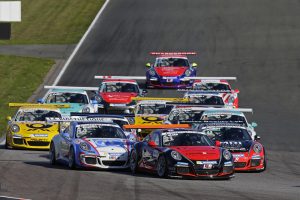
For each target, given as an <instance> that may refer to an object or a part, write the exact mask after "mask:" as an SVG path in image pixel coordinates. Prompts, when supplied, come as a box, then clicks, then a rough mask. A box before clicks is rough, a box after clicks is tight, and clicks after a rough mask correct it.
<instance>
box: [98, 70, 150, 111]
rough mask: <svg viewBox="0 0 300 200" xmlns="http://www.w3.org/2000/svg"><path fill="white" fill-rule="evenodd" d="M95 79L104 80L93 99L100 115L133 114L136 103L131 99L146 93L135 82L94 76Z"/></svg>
mask: <svg viewBox="0 0 300 200" xmlns="http://www.w3.org/2000/svg"><path fill="white" fill-rule="evenodd" d="M95 78H96V79H104V80H103V81H102V82H101V84H100V86H99V90H98V92H97V93H96V95H95V97H94V99H95V100H96V101H97V102H98V111H99V112H100V113H110V114H124V113H126V114H129V113H133V112H134V109H135V105H136V102H135V101H132V100H131V98H132V97H137V96H144V95H145V94H146V93H147V91H146V90H142V89H140V87H139V85H138V83H137V82H136V81H135V80H130V79H126V78H125V79H124V78H122V77H120V78H119V79H114V77H113V76H95Z"/></svg>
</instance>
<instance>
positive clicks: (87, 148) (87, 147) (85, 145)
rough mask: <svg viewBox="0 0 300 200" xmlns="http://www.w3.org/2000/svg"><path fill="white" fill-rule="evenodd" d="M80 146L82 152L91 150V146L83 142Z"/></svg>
mask: <svg viewBox="0 0 300 200" xmlns="http://www.w3.org/2000/svg"><path fill="white" fill-rule="evenodd" d="M79 146H80V148H81V149H82V150H84V151H89V150H90V146H89V145H88V144H87V143H85V142H81V143H80V144H79Z"/></svg>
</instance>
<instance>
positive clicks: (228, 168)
mask: <svg viewBox="0 0 300 200" xmlns="http://www.w3.org/2000/svg"><path fill="white" fill-rule="evenodd" d="M154 126H155V125H154ZM164 126H166V125H162V127H164ZM169 126H170V128H168V129H158V130H155V131H153V132H152V133H151V134H149V135H148V136H147V137H145V138H144V140H143V141H142V142H138V143H135V144H134V146H133V148H132V150H131V153H130V169H131V171H132V173H137V172H140V171H144V172H150V173H153V174H157V175H158V176H159V177H174V176H175V177H192V178H209V179H213V178H215V179H216V178H222V179H230V178H231V177H233V174H234V167H233V157H232V154H231V153H230V152H229V151H228V150H226V149H223V148H219V147H217V146H215V145H214V143H213V141H211V140H210V139H209V138H208V137H207V136H206V135H205V134H203V133H201V132H199V131H196V130H191V129H182V128H181V129H176V128H172V127H171V126H173V125H169ZM128 127H132V125H131V126H128ZM135 127H136V128H138V126H135ZM142 127H143V126H141V127H139V128H142ZM157 128H158V126H157Z"/></svg>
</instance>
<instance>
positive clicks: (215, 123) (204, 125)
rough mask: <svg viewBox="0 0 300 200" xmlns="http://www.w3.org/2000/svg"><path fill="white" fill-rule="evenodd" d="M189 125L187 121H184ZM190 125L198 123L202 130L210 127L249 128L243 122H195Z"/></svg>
mask: <svg viewBox="0 0 300 200" xmlns="http://www.w3.org/2000/svg"><path fill="white" fill-rule="evenodd" d="M182 122H183V123H187V122H186V121H182ZM190 123H198V124H199V126H198V127H200V128H204V127H210V126H212V127H213V126H231V127H247V124H246V123H245V122H243V121H193V122H190Z"/></svg>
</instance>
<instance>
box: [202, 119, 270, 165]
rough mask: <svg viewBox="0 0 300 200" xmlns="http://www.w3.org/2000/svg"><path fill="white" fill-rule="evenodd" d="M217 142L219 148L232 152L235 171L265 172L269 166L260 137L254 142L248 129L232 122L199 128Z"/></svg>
mask: <svg viewBox="0 0 300 200" xmlns="http://www.w3.org/2000/svg"><path fill="white" fill-rule="evenodd" d="M197 130H198V131H201V132H202V133H204V134H206V135H207V136H208V137H209V138H211V139H212V140H213V141H215V143H216V145H217V146H221V147H223V148H226V149H228V150H229V151H231V153H232V155H233V160H234V167H235V171H264V170H265V169H266V166H267V162H266V155H265V148H264V147H263V145H262V144H261V143H259V142H258V140H259V139H260V137H259V136H255V139H254V140H253V139H252V138H251V135H250V133H249V131H248V130H247V127H244V126H241V124H238V123H232V122H214V121H211V122H206V123H201V124H199V126H198V127H197Z"/></svg>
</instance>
